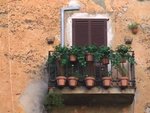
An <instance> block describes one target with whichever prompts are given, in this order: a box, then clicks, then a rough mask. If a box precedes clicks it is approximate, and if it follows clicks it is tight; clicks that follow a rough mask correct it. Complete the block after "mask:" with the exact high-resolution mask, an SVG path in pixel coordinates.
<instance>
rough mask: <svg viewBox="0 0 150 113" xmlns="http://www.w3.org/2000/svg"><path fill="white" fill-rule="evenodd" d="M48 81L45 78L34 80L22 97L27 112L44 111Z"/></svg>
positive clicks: (37, 112)
mask: <svg viewBox="0 0 150 113" xmlns="http://www.w3.org/2000/svg"><path fill="white" fill-rule="evenodd" d="M47 89H48V83H47V81H44V80H35V81H32V82H31V83H30V84H29V86H28V87H27V88H26V89H25V91H24V93H23V94H22V95H21V97H20V103H21V105H22V106H23V107H24V108H23V109H24V110H25V113H44V106H43V101H44V98H45V95H46V93H47Z"/></svg>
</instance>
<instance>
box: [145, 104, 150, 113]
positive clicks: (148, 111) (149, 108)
mask: <svg viewBox="0 0 150 113" xmlns="http://www.w3.org/2000/svg"><path fill="white" fill-rule="evenodd" d="M144 113H150V103H147V104H146V106H145V112H144Z"/></svg>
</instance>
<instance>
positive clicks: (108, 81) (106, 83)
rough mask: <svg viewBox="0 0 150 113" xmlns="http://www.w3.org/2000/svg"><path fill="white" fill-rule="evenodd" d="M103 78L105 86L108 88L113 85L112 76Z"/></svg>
mask: <svg viewBox="0 0 150 113" xmlns="http://www.w3.org/2000/svg"><path fill="white" fill-rule="evenodd" d="M102 80H103V86H104V87H106V88H108V87H110V86H111V83H112V78H111V77H103V78H102Z"/></svg>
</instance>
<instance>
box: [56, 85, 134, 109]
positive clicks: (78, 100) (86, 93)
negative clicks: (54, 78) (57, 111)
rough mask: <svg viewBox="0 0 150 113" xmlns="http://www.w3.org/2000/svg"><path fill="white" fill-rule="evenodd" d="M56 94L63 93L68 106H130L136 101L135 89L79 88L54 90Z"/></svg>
mask: <svg viewBox="0 0 150 113" xmlns="http://www.w3.org/2000/svg"><path fill="white" fill-rule="evenodd" d="M54 91H55V92H59V93H62V95H63V98H64V103H65V104H66V105H90V106H91V105H94V106H95V105H112V104H117V105H118V104H119V105H130V104H132V102H133V100H134V95H135V89H134V88H126V89H124V90H121V89H120V88H119V87H118V88H108V89H103V88H97V87H94V88H92V89H90V90H89V89H86V88H85V87H78V88H75V89H69V88H64V89H57V88H56V89H54Z"/></svg>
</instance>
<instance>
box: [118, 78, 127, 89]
mask: <svg viewBox="0 0 150 113" xmlns="http://www.w3.org/2000/svg"><path fill="white" fill-rule="evenodd" d="M128 84H129V78H128V77H126V76H125V77H120V79H119V85H120V87H121V88H126V87H128Z"/></svg>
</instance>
